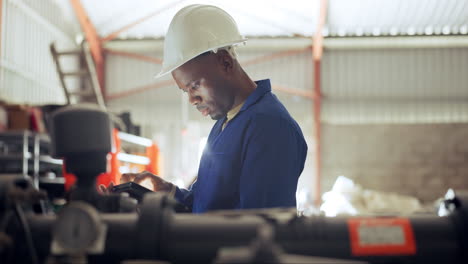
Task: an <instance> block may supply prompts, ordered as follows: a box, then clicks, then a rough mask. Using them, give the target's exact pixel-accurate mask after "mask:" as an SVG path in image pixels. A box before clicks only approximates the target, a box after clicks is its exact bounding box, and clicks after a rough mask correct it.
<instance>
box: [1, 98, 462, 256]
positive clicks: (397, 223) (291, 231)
mask: <svg viewBox="0 0 468 264" xmlns="http://www.w3.org/2000/svg"><path fill="white" fill-rule="evenodd" d="M110 131H111V125H110V122H109V118H108V117H107V115H106V114H105V112H102V111H101V110H96V109H92V108H88V107H80V106H70V107H67V108H65V109H62V110H59V112H57V113H55V114H54V116H53V127H52V142H53V144H54V151H55V156H56V157H60V158H64V162H65V163H66V167H67V169H68V170H69V171H70V172H73V173H74V174H75V175H76V176H77V179H78V181H77V183H76V186H75V188H73V190H72V191H71V193H70V195H69V201H68V203H67V204H66V205H65V206H64V207H63V208H62V209H61V210H60V211H59V212H58V213H57V214H55V213H47V212H44V211H42V212H41V211H40V210H37V207H36V206H35V204H37V203H38V202H39V201H41V200H43V199H45V194H44V193H42V192H40V191H38V190H37V189H35V188H34V187H33V185H32V184H31V183H30V182H29V181H28V180H26V179H22V178H7V177H4V178H0V263H100V262H102V263H140V262H138V261H151V260H153V261H159V262H157V263H161V261H163V263H164V262H169V263H219V264H227V263H236V264H237V263H468V225H467V223H468V196H464V195H461V196H460V195H459V196H457V195H452V196H450V197H448V198H447V199H446V200H445V201H444V202H443V204H442V205H443V208H444V209H445V212H446V215H445V216H443V217H439V216H436V215H431V216H428V215H419V216H418V215H414V216H407V217H402V216H386V217H351V218H348V217H335V218H325V217H323V216H309V217H307V216H298V215H297V213H296V210H295V208H290V209H287V208H286V209H281V208H278V209H268V210H267V209H265V210H246V211H218V212H211V213H205V214H198V215H195V214H187V213H177V212H176V211H175V210H174V208H175V207H176V202H175V201H174V200H172V199H171V198H169V197H168V196H166V195H164V194H160V193H150V194H146V195H145V197H144V199H143V201H142V202H141V203H140V204H137V203H136V201H135V200H133V199H131V198H129V197H126V196H124V195H117V194H114V195H101V194H99V193H97V192H96V188H95V181H96V176H97V175H98V174H99V173H101V172H103V171H105V169H106V168H105V164H106V162H105V161H106V158H105V157H106V155H107V153H108V152H109V151H110V149H111V147H112V144H111V137H110V133H111V132H110ZM35 208H36V209H35ZM145 263H151V262H145ZM154 263H156V262H154Z"/></svg>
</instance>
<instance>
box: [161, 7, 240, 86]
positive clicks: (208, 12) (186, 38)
mask: <svg viewBox="0 0 468 264" xmlns="http://www.w3.org/2000/svg"><path fill="white" fill-rule="evenodd" d="M246 40H247V39H245V38H243V37H242V36H241V35H240V33H239V29H238V28H237V24H236V21H234V19H233V18H232V17H231V16H230V15H229V14H228V13H226V11H224V10H222V9H221V8H219V7H216V6H211V5H189V6H186V7H184V8H182V9H181V10H179V12H177V14H176V15H175V16H174V18H173V19H172V21H171V24H170V25H169V29H168V31H167V34H166V38H165V40H164V59H163V65H162V69H161V72H160V73H159V74H158V75H157V76H156V78H158V77H161V76H163V75H165V74H167V73H169V72H172V71H173V70H175V69H177V68H178V67H179V66H181V65H183V64H184V63H186V62H187V61H189V60H191V59H193V58H195V57H196V56H198V55H200V54H202V53H205V52H207V51H215V52H216V51H217V50H218V49H219V48H223V47H228V46H232V45H235V44H239V43H243V42H245V41H246Z"/></svg>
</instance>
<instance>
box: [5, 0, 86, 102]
mask: <svg viewBox="0 0 468 264" xmlns="http://www.w3.org/2000/svg"><path fill="white" fill-rule="evenodd" d="M66 6H67V5H66V4H65V5H64V4H63V3H62V4H61V5H60V1H57V0H41V1H36V0H3V1H2V16H1V18H2V21H1V22H2V23H1V60H0V99H3V100H6V101H9V102H16V103H29V104H44V103H64V102H65V97H64V94H63V91H62V88H61V86H60V84H59V80H58V77H57V73H56V70H55V65H54V64H53V61H52V57H51V55H50V52H49V45H50V43H52V42H55V43H56V45H57V48H58V49H73V48H76V45H75V42H74V34H75V32H76V31H77V27H76V24H75V23H73V22H72V21H71V18H72V17H73V14H72V13H70V10H68V11H69V12H67V10H66V8H65V7H66ZM61 62H62V65H63V66H64V69H66V70H73V69H75V68H76V67H77V66H78V60H77V59H74V58H64V59H62V60H61ZM67 82H68V84H69V85H70V86H71V88H75V87H76V86H77V85H78V81H77V80H69V81H67Z"/></svg>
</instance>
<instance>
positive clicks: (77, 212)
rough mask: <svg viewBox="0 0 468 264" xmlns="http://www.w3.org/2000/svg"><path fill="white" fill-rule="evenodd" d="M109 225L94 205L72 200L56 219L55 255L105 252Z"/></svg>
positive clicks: (52, 249) (53, 249)
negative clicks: (102, 219)
mask: <svg viewBox="0 0 468 264" xmlns="http://www.w3.org/2000/svg"><path fill="white" fill-rule="evenodd" d="M106 231H107V226H106V225H105V224H104V223H102V221H101V217H100V215H99V213H98V212H97V211H96V209H94V207H92V206H90V205H89V204H86V203H84V202H71V203H70V204H69V205H67V206H66V207H65V208H63V209H62V210H61V211H60V213H59V215H58V218H57V220H56V223H55V227H54V231H53V240H52V246H51V252H52V254H55V255H61V254H69V255H82V254H86V253H89V254H101V253H102V252H104V246H105V237H106Z"/></svg>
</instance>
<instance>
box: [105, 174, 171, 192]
mask: <svg viewBox="0 0 468 264" xmlns="http://www.w3.org/2000/svg"><path fill="white" fill-rule="evenodd" d="M126 182H135V183H138V184H140V185H141V186H143V187H145V188H148V189H150V190H152V191H154V192H171V191H172V190H173V188H174V185H173V184H172V183H170V182H167V181H165V180H163V179H162V178H161V177H159V176H156V175H154V174H152V173H150V172H147V171H144V172H141V173H124V174H122V177H121V178H120V184H122V183H126ZM113 187H114V183H113V182H111V183H110V184H109V186H107V187H106V186H104V185H102V184H101V185H99V189H100V191H101V192H102V193H104V194H109V193H110V192H111V190H112V188H113Z"/></svg>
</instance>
